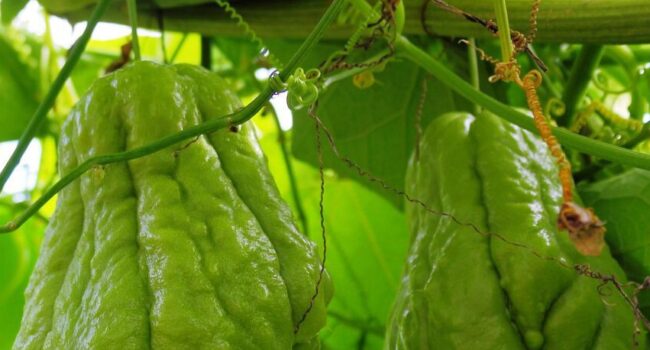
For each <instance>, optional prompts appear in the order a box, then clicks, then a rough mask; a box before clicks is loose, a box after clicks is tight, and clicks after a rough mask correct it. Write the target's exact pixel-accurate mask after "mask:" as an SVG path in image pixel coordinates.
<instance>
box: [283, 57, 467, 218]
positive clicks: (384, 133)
mask: <svg viewBox="0 0 650 350" xmlns="http://www.w3.org/2000/svg"><path fill="white" fill-rule="evenodd" d="M374 77H375V83H374V85H372V86H371V87H370V88H368V89H359V88H358V87H356V86H355V85H354V84H353V83H352V79H351V78H347V79H344V80H341V81H339V82H336V83H334V84H332V86H331V87H330V88H328V89H327V90H325V91H324V92H322V94H321V97H320V99H319V108H318V111H317V115H318V116H319V118H320V119H321V120H322V121H323V123H324V124H325V125H326V126H327V128H328V129H329V130H330V132H331V133H332V136H333V138H334V141H335V143H336V146H337V148H338V150H339V151H340V152H341V153H342V154H343V155H344V156H346V157H348V158H350V159H352V160H353V161H354V162H356V163H357V164H358V165H359V166H361V167H362V168H363V169H365V170H368V171H369V172H370V173H372V174H373V175H375V176H377V177H379V178H381V179H383V180H384V181H385V182H386V184H388V185H389V186H391V187H394V188H397V189H403V188H404V174H405V171H406V166H407V163H408V159H409V157H410V156H411V153H412V151H413V149H414V146H415V144H416V136H417V125H416V115H417V114H418V110H419V109H420V101H421V99H422V98H423V97H424V98H425V100H424V104H423V105H422V110H421V127H422V128H423V129H424V128H425V127H426V125H427V124H428V123H429V122H430V121H431V119H432V118H434V117H435V116H438V115H440V114H443V113H446V112H449V111H454V110H462V109H465V110H467V108H468V107H466V104H465V105H463V102H460V100H459V99H457V98H456V97H455V96H454V94H453V93H452V92H451V90H449V89H448V88H447V87H446V86H445V85H443V84H442V83H441V82H440V81H438V80H436V79H433V78H432V77H429V76H427V75H426V74H425V73H424V71H423V70H421V69H420V68H419V67H417V66H416V65H414V64H412V63H410V62H405V61H395V62H391V63H389V64H388V66H387V67H386V69H385V70H384V71H382V72H376V73H375V74H374ZM424 82H426V91H425V90H424V84H425V83H424ZM424 92H426V95H425V96H422V95H423V93H424ZM294 135H295V137H294V143H293V153H294V155H295V156H296V157H297V158H298V159H302V160H305V161H307V162H309V163H311V164H314V165H316V164H318V161H317V156H316V155H317V153H316V146H315V140H316V134H315V128H314V122H313V121H312V119H311V118H310V117H309V115H308V114H307V112H306V111H305V110H301V111H298V112H297V113H295V114H294ZM322 150H323V154H324V160H325V165H326V167H329V168H332V169H334V170H335V171H336V172H337V173H339V174H341V175H343V176H349V177H351V178H352V179H354V180H356V181H359V182H361V183H362V184H364V185H365V186H368V187H369V188H371V189H372V190H374V191H377V192H378V193H379V194H380V195H382V196H385V197H386V198H387V199H388V200H389V201H391V202H392V203H393V204H395V205H397V206H398V207H401V205H402V201H403V199H402V198H401V197H397V196H395V195H394V194H393V193H391V192H390V191H386V190H385V189H383V188H382V186H380V185H378V184H376V183H373V182H371V181H369V180H368V179H367V178H365V177H360V176H358V174H357V173H356V172H355V171H354V170H353V169H350V168H349V167H348V166H347V165H346V164H344V163H343V162H342V161H341V160H339V159H338V158H337V157H336V156H335V155H334V153H333V152H332V151H331V149H330V147H329V145H328V144H327V142H326V141H325V139H323V146H322Z"/></svg>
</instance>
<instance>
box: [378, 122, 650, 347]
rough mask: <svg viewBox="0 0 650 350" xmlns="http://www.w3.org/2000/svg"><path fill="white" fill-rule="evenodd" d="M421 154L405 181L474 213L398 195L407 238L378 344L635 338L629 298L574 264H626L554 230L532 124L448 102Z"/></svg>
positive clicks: (546, 174)
mask: <svg viewBox="0 0 650 350" xmlns="http://www.w3.org/2000/svg"><path fill="white" fill-rule="evenodd" d="M419 154H420V156H419V159H415V158H414V159H412V160H411V164H410V166H409V169H408V171H407V180H406V187H407V192H408V193H411V194H412V195H413V196H416V197H417V198H419V199H421V200H423V202H424V203H426V204H427V206H428V207H429V208H430V209H433V210H435V211H438V212H445V213H448V214H451V215H453V216H454V217H455V218H456V219H457V220H459V221H460V222H462V223H465V224H471V225H459V224H458V223H457V222H454V220H452V219H450V218H449V217H447V216H441V215H434V214H431V213H429V212H427V211H426V210H425V209H423V208H422V207H420V206H419V205H417V204H414V203H411V202H407V203H406V212H407V219H408V222H409V226H410V231H411V247H410V251H409V255H408V259H407V263H406V267H405V272H404V276H403V280H402V287H401V291H400V292H399V293H398V297H397V300H396V302H395V305H394V308H393V311H392V315H391V319H390V321H389V325H388V327H387V336H386V339H387V341H386V349H391V350H392V349H473V350H480V349H486V350H488V349H489V350H492V349H504V350H506V349H572V350H573V349H602V350H606V349H630V348H632V339H633V332H634V325H633V322H634V320H633V316H632V310H631V309H630V307H629V305H628V304H627V303H626V302H625V301H624V300H623V299H622V298H621V296H620V295H619V294H618V293H616V291H614V290H612V291H611V293H608V294H607V295H606V296H601V295H599V293H598V289H597V287H598V285H599V284H600V281H598V280H594V279H590V278H587V277H584V276H579V275H578V274H577V273H576V272H575V271H573V269H572V266H573V264H589V265H590V266H591V267H592V269H593V270H595V271H599V272H602V273H606V274H612V273H613V274H615V275H616V276H617V278H618V279H619V280H620V281H622V282H623V281H625V275H624V274H623V272H622V270H621V269H620V267H619V266H618V264H617V263H616V261H614V259H613V258H612V257H611V255H610V253H609V250H608V249H605V251H604V252H603V253H602V255H601V256H599V257H584V256H581V255H580V254H579V253H578V252H577V251H576V250H575V248H574V246H573V245H572V244H571V242H570V240H569V238H568V236H567V233H566V232H559V231H558V230H557V226H556V222H557V213H558V211H559V206H560V204H561V201H562V192H561V186H560V184H559V180H558V170H557V166H556V164H555V161H554V159H553V157H551V155H550V154H549V152H548V150H547V147H546V145H545V144H544V143H543V142H542V141H541V140H540V139H539V138H538V137H537V136H535V135H533V134H531V133H529V132H527V131H524V130H522V129H520V128H518V127H516V126H513V125H512V124H509V123H507V122H504V121H502V120H501V119H499V118H497V117H496V116H494V115H491V114H489V113H483V114H481V115H480V116H478V117H476V118H475V117H473V116H471V115H469V114H466V113H451V114H447V115H444V116H441V117H438V118H437V119H435V120H434V121H432V122H431V124H430V125H429V126H428V128H427V131H426V132H425V134H424V135H423V138H422V142H421V143H420V152H419ZM475 229H476V230H478V231H480V232H482V233H487V232H491V233H497V234H498V235H499V236H500V237H501V238H503V239H505V240H507V241H508V242H511V243H515V244H523V245H525V247H523V248H522V247H516V246H513V244H508V243H505V242H504V241H503V240H501V239H499V238H497V237H496V236H495V235H486V234H479V233H477V232H476V230H475ZM532 252H534V253H535V254H533V253H532ZM537 255H539V256H541V257H552V258H553V259H557V260H556V261H555V262H553V261H548V260H546V259H544V258H540V257H539V256H537ZM558 261H561V262H563V263H564V264H565V265H567V266H568V268H565V267H562V266H560V265H559V264H558ZM603 301H605V302H603ZM643 337H644V335H642V336H640V338H639V340H640V341H641V342H643ZM641 348H643V347H641Z"/></svg>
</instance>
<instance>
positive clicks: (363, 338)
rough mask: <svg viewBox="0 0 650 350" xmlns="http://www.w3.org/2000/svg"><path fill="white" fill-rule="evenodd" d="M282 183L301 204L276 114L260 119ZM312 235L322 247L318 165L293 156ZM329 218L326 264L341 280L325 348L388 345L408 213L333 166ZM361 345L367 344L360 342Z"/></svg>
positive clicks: (286, 193) (336, 284)
mask: <svg viewBox="0 0 650 350" xmlns="http://www.w3.org/2000/svg"><path fill="white" fill-rule="evenodd" d="M255 121H256V124H257V125H258V126H259V127H260V129H261V133H262V137H261V140H260V141H261V143H262V147H263V149H264V152H265V153H266V155H267V157H268V160H269V167H270V169H271V172H272V173H273V175H274V177H275V179H276V182H277V184H278V187H279V188H280V191H281V193H282V195H283V197H284V198H285V200H286V201H287V202H288V203H291V204H292V205H293V204H294V202H293V199H292V196H291V192H290V188H289V183H288V179H287V175H286V174H287V173H286V168H285V165H284V162H283V161H282V157H281V154H280V150H279V146H278V141H277V140H278V138H277V132H276V131H275V127H274V126H273V122H272V120H271V118H270V117H264V118H256V119H255ZM292 164H293V165H294V167H295V172H296V178H297V182H298V189H299V193H300V196H301V198H302V202H303V206H304V209H305V211H306V214H307V218H308V222H309V232H310V236H311V238H312V240H313V241H315V242H318V243H319V246H320V248H321V249H322V244H321V242H322V239H321V230H320V214H319V206H318V200H319V194H320V179H319V174H318V170H317V169H315V168H313V167H312V166H309V165H307V164H306V163H303V162H299V161H295V160H294V161H293V162H292ZM324 208H325V210H324V218H325V226H326V236H327V247H328V248H327V265H326V266H327V270H328V272H329V273H330V275H331V277H332V279H333V284H334V297H333V299H332V301H331V303H330V306H329V311H328V312H329V318H328V324H327V327H326V328H325V329H323V330H322V332H321V339H322V341H323V349H357V348H358V349H381V348H382V344H383V333H384V332H383V328H384V325H385V322H386V319H387V318H388V312H389V309H390V307H391V306H392V303H393V299H394V297H395V293H396V290H397V287H398V285H399V279H400V276H401V271H402V268H403V263H404V259H405V256H406V251H407V245H408V236H409V235H408V231H407V226H406V223H405V218H404V215H403V213H401V212H400V211H399V210H397V209H396V208H395V207H394V206H393V205H391V204H390V203H389V202H388V201H387V200H385V199H384V198H382V197H381V196H379V195H378V194H376V193H374V192H372V191H370V190H368V189H366V188H364V187H363V186H362V185H360V184H358V183H356V182H354V181H351V180H349V179H343V178H340V177H337V176H336V175H334V174H333V173H332V172H327V174H326V183H325V202H324ZM360 344H361V345H362V346H360Z"/></svg>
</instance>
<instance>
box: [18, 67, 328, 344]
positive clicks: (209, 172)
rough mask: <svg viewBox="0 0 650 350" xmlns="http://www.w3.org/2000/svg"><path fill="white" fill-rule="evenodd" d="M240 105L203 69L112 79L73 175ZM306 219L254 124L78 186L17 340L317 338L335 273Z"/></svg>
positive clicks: (70, 131)
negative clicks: (323, 265) (271, 166)
mask: <svg viewBox="0 0 650 350" xmlns="http://www.w3.org/2000/svg"><path fill="white" fill-rule="evenodd" d="M239 107H240V102H239V101H238V100H237V98H236V96H235V95H234V94H233V93H231V92H230V91H229V90H228V89H227V87H226V83H225V82H224V81H223V80H222V79H221V78H219V77H217V76H216V75H214V74H212V73H209V72H208V71H206V70H203V69H202V68H199V67H194V66H189V65H174V66H168V65H159V64H154V63H150V62H137V63H134V64H131V65H129V66H127V67H125V68H124V69H121V70H119V71H117V72H115V73H113V74H110V75H108V76H106V77H104V78H101V79H99V80H98V81H96V82H95V83H94V85H93V86H92V87H91V89H90V91H89V92H88V93H87V94H86V95H85V96H84V97H83V98H82V99H81V100H80V101H79V103H78V104H77V106H76V107H75V108H74V109H73V111H72V112H71V114H70V116H69V117H68V119H67V121H66V122H65V124H64V130H63V132H62V135H61V142H60V145H59V162H60V164H59V165H60V172H61V174H66V173H68V172H69V171H71V170H72V169H73V168H75V167H76V166H77V165H79V164H80V163H82V162H83V161H85V160H87V159H88V158H90V157H93V156H97V155H102V154H108V153H114V152H121V151H125V150H130V149H134V148H137V147H140V146H143V145H146V144H149V143H151V142H153V141H156V140H158V139H160V138H161V137H164V136H167V135H170V134H173V133H176V132H178V131H180V130H183V129H185V128H187V127H190V126H193V125H197V124H199V123H201V122H203V121H204V120H207V119H209V118H212V117H220V116H224V115H226V114H228V113H231V112H233V111H235V110H236V109H238V108H239ZM319 266H320V261H319V257H318V254H317V253H316V251H315V247H314V245H313V244H312V243H310V242H309V241H307V240H306V239H305V238H304V237H303V235H301V234H300V233H299V232H298V231H297V229H296V226H295V225H294V221H293V219H292V217H291V212H290V210H289V208H288V207H287V205H286V204H285V203H284V202H283V201H282V199H281V198H280V195H279V194H278V191H277V189H276V187H275V183H274V181H273V179H272V178H271V175H270V174H269V172H268V169H267V166H266V160H265V158H264V155H263V154H262V151H261V149H260V147H259V145H258V143H257V140H256V138H255V135H254V131H253V129H252V127H251V126H249V125H243V126H242V127H241V128H240V130H239V131H238V132H232V131H229V130H222V131H218V132H215V133H212V134H210V135H208V136H207V137H206V136H201V137H199V138H197V139H195V140H188V141H185V142H184V143H183V144H179V145H175V146H172V147H170V148H167V149H165V150H162V151H159V152H156V153H154V154H151V155H149V156H145V157H142V158H139V159H136V160H132V161H129V162H121V163H114V164H110V165H106V166H103V167H97V168H95V169H92V170H91V171H88V172H87V173H86V174H84V175H83V176H82V177H81V178H80V179H78V180H76V181H75V182H73V183H72V184H70V185H69V186H68V187H66V188H65V189H64V190H63V191H62V192H61V193H60V194H59V197H58V203H57V209H56V212H55V214H54V216H53V217H52V219H51V221H50V225H49V227H48V229H47V231H46V233H45V238H44V241H43V245H42V250H41V255H40V257H39V261H38V263H37V267H36V269H35V271H34V273H33V275H32V277H31V280H30V284H29V287H28V289H27V291H26V299H27V305H26V308H25V312H24V316H23V322H22V326H21V329H20V333H19V335H18V338H17V340H16V342H15V344H14V348H15V349H21V350H22V349H121V350H126V349H291V348H292V347H308V346H309V344H315V343H316V342H315V337H316V334H317V332H318V330H319V329H320V328H321V327H322V326H323V325H324V323H325V316H326V315H325V306H326V303H327V301H328V298H329V294H330V291H331V290H330V289H329V285H328V284H329V279H328V278H327V276H325V277H326V282H325V283H324V284H323V285H322V289H321V293H320V294H319V296H318V298H317V299H316V301H315V305H314V308H313V310H312V311H311V313H310V314H309V317H308V318H307V321H306V322H305V323H304V324H303V326H302V327H301V330H300V332H299V333H298V334H297V335H294V332H293V329H294V326H295V325H296V323H297V322H298V320H299V319H300V318H301V317H302V315H303V313H304V311H305V310H306V308H307V307H308V305H309V303H310V299H311V297H312V294H313V291H314V287H315V284H316V280H317V278H318V271H319Z"/></svg>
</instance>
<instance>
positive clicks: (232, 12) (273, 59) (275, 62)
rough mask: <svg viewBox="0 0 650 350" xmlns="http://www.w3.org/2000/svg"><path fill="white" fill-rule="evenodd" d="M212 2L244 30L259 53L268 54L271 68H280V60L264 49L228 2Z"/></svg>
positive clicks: (259, 40)
mask: <svg viewBox="0 0 650 350" xmlns="http://www.w3.org/2000/svg"><path fill="white" fill-rule="evenodd" d="M214 1H215V2H216V3H217V5H219V6H220V7H221V8H223V10H224V11H226V13H227V14H228V15H229V16H230V18H231V19H232V20H234V21H235V22H237V26H239V27H240V28H242V29H243V30H244V33H245V34H246V35H248V36H249V37H250V39H251V41H252V42H254V43H255V45H257V49H258V50H259V51H260V52H263V51H266V52H267V53H268V55H267V57H268V59H269V62H271V64H272V65H273V67H276V68H282V62H280V60H278V59H277V58H276V57H275V56H274V55H273V54H272V53H271V52H270V51H268V50H267V49H266V46H265V45H264V42H263V41H262V39H261V38H260V37H258V36H257V34H255V31H254V30H253V28H251V26H250V25H249V24H248V23H246V21H245V20H244V17H242V16H241V15H240V14H239V12H237V10H236V9H235V8H234V7H233V6H232V5H231V4H230V2H228V1H227V0H214Z"/></svg>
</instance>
